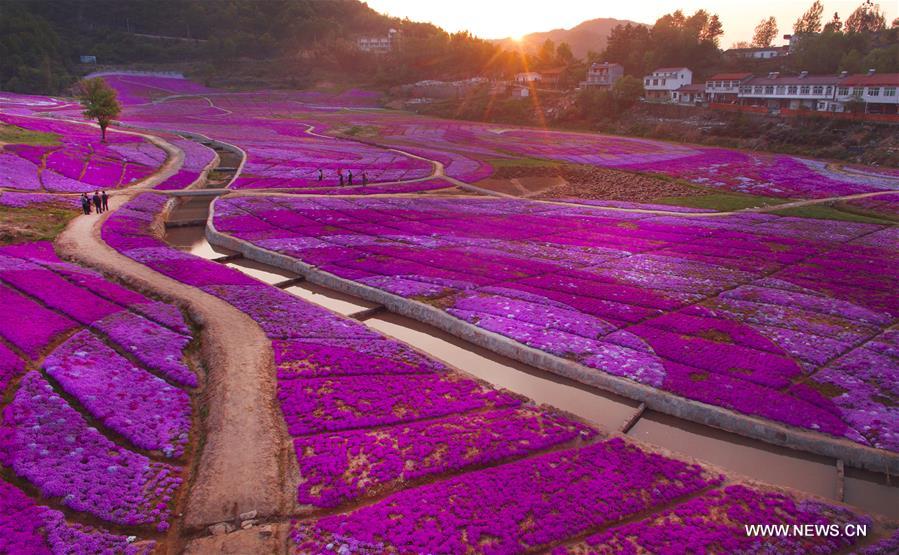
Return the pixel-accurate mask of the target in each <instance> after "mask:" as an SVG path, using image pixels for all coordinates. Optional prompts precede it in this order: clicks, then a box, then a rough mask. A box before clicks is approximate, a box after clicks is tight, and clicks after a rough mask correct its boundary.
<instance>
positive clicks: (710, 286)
mask: <svg viewBox="0 0 899 555" xmlns="http://www.w3.org/2000/svg"><path fill="white" fill-rule="evenodd" d="M620 214H621V213H618V212H609V211H603V210H601V209H599V208H597V209H583V208H571V209H567V208H564V207H559V206H557V205H547V204H540V203H527V202H523V201H513V200H489V199H478V200H470V199H469V200H464V199H452V200H449V199H431V198H423V199H414V200H413V199H402V198H395V199H361V198H360V199H328V198H305V199H298V198H284V197H280V198H276V199H275V198H271V199H264V198H253V199H246V198H234V199H224V200H221V201H219V202H217V203H216V212H215V224H216V226H217V227H218V224H219V223H221V224H222V227H221V229H220V230H223V231H226V232H227V233H230V234H232V235H234V236H235V237H238V238H242V239H246V240H248V241H250V242H253V243H255V244H257V245H259V246H260V247H263V248H266V249H269V250H272V251H276V252H280V253H282V254H287V255H289V256H292V257H294V258H297V259H299V260H301V261H303V262H306V263H308V264H311V265H313V266H317V267H318V268H320V269H322V270H324V271H327V272H330V273H332V274H334V275H337V276H340V277H343V278H346V279H351V280H355V281H358V282H359V283H362V284H365V285H369V286H372V287H376V288H380V289H382V290H384V291H386V292H389V293H392V294H394V295H399V296H401V297H406V298H410V299H415V300H418V301H421V302H425V303H429V304H432V305H433V306H436V307H439V308H441V309H443V310H445V311H446V312H447V313H448V314H450V315H452V316H455V317H457V318H460V319H462V320H465V321H466V322H469V323H470V324H472V325H474V326H477V327H479V328H482V329H484V330H486V331H489V332H493V333H497V334H500V335H503V336H506V337H508V338H509V339H512V340H515V341H518V342H520V343H522V344H524V345H527V346H529V347H532V348H534V349H538V350H541V351H544V352H547V353H549V354H552V355H555V356H557V357H561V358H565V359H568V360H574V361H576V362H579V363H580V364H582V365H584V366H586V367H588V368H592V369H594V370H595V371H600V372H605V373H608V374H612V375H615V376H620V377H623V378H627V379H631V380H635V381H638V382H641V383H643V384H646V385H651V386H653V387H657V388H660V389H663V390H666V391H670V392H672V393H675V394H678V395H682V396H684V397H687V398H689V399H694V400H698V401H702V402H705V403H709V404H713V405H718V406H721V407H724V408H727V409H730V410H733V411H737V412H740V413H744V414H748V415H752V416H759V417H763V418H767V419H769V420H773V421H775V422H779V423H783V424H787V425H790V426H796V427H800V428H806V429H810V430H816V431H820V432H823V433H826V434H829V435H834V436H840V437H846V438H849V439H851V440H853V441H856V442H858V443H861V444H865V445H871V446H874V447H878V448H881V449H888V450H893V451H897V450H899V438H897V436H896V435H895V433H894V432H893V430H894V429H895V427H896V423H897V418H899V410H897V408H896V406H897V405H896V400H897V399H899V397H897V393H896V392H895V391H893V388H892V387H891V386H889V385H888V383H891V382H892V381H895V380H893V379H892V378H895V377H896V376H897V375H899V364H897V359H896V358H895V357H894V356H889V355H881V354H877V353H873V352H872V353H871V354H869V355H865V353H869V352H871V347H869V346H868V345H867V343H868V342H870V341H871V339H872V336H874V335H876V334H877V333H878V331H880V330H884V329H886V328H889V327H890V326H891V325H893V324H895V323H896V322H897V321H899V320H897V319H899V301H897V298H899V297H897V296H896V295H895V294H894V292H895V291H896V290H899V271H897V270H895V268H896V267H897V265H896V264H895V262H896V261H897V260H899V259H897V256H896V251H895V249H891V248H889V244H890V241H889V240H887V241H876V240H874V239H872V237H875V236H877V235H878V234H882V233H887V232H888V231H889V229H888V228H884V227H880V226H874V225H869V224H848V223H845V222H829V221H820V220H819V221H815V220H802V219H796V218H780V217H776V216H766V215H747V216H746V217H738V216H732V217H728V218H716V219H713V220H699V219H690V218H677V217H657V216H652V215H650V214H626V215H623V216H621V215H620ZM706 222H708V223H706ZM856 242H863V243H859V244H856ZM585 249H587V250H586V251H585ZM566 252H571V253H572V254H571V256H568V257H566V256H564V253H566ZM837 253H839V254H837ZM872 347H874V348H876V345H875V346H872ZM875 354H876V356H875ZM863 355H864V356H863ZM859 357H862V358H859ZM855 359H858V360H859V361H864V362H858V363H852V364H853V366H847V367H846V369H845V370H839V371H838V370H836V369H834V370H830V369H827V370H822V369H823V368H824V367H825V366H827V365H831V364H832V361H834V360H836V361H837V362H838V363H839V364H840V365H841V366H838V368H842V367H843V366H844V364H843V362H841V361H851V360H855ZM864 365H867V366H868V367H870V368H871V369H872V371H873V372H874V374H876V375H879V376H890V377H891V378H886V379H883V380H878V379H873V378H872V377H871V376H867V375H864V374H863V373H859V371H858V370H855V368H861V367H862V366H864ZM819 371H820V373H819ZM837 375H839V379H838V378H837ZM808 376H813V377H812V378H811V379H810V380H809V379H808Z"/></svg>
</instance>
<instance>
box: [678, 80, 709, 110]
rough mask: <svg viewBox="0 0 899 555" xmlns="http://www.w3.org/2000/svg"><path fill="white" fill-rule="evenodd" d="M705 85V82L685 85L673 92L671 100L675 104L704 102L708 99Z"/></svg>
mask: <svg viewBox="0 0 899 555" xmlns="http://www.w3.org/2000/svg"><path fill="white" fill-rule="evenodd" d="M705 87H706V84H705V83H693V84H692V85H683V86H682V87H680V88H679V89H677V90H676V91H672V92H671V101H672V102H674V103H675V104H689V105H696V104H702V103H703V102H705V101H706V94H705Z"/></svg>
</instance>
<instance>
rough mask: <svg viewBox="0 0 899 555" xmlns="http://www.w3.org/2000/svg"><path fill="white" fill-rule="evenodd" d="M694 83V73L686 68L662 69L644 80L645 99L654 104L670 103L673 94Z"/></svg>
mask: <svg viewBox="0 0 899 555" xmlns="http://www.w3.org/2000/svg"><path fill="white" fill-rule="evenodd" d="M692 82H693V72H692V71H691V70H690V69H689V68H686V67H660V68H658V69H656V70H655V71H653V72H652V73H651V74H649V75H647V76H645V77H644V78H643V89H644V90H645V91H646V93H645V96H644V98H646V100H648V101H654V102H670V101H671V100H672V95H671V93H672V92H674V91H676V90H677V89H679V88H681V87H682V86H684V85H689V84H691V83H692Z"/></svg>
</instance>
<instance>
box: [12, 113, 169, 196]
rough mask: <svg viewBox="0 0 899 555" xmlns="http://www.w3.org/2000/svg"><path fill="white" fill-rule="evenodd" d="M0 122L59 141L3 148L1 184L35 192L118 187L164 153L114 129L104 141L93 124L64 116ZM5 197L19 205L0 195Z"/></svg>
mask: <svg viewBox="0 0 899 555" xmlns="http://www.w3.org/2000/svg"><path fill="white" fill-rule="evenodd" d="M0 124H3V125H10V126H15V127H19V128H23V129H26V130H29V131H36V132H40V133H47V134H50V135H51V136H53V137H55V138H56V139H57V143H58V144H56V145H50V146H43V145H41V146H35V145H29V144H6V145H3V147H2V149H0V163H2V165H3V169H4V171H3V173H2V175H0V189H3V190H7V191H10V192H21V193H29V194H33V195H39V194H47V193H81V192H90V191H95V190H98V189H118V188H121V187H126V186H128V185H131V184H133V183H134V182H136V181H138V180H140V179H143V178H145V177H147V176H149V175H150V174H152V173H153V172H154V171H156V169H157V168H158V167H159V166H160V165H161V164H162V163H163V162H164V161H165V152H164V151H163V150H162V149H160V148H159V147H157V146H155V145H153V144H152V143H150V142H148V141H146V140H145V139H143V138H142V137H139V136H136V135H126V134H124V133H114V132H113V133H110V134H109V137H108V143H106V144H104V143H101V142H100V134H99V131H98V130H97V129H95V128H93V127H90V126H87V125H83V124H77V123H71V122H68V121H63V120H48V119H39V118H34V117H31V116H27V117H26V116H13V115H0ZM0 202H3V203H4V204H5V205H7V206H15V205H16V204H15V201H14V200H13V198H10V199H9V200H8V201H6V200H5V199H4V197H3V195H0Z"/></svg>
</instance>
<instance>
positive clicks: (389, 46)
mask: <svg viewBox="0 0 899 555" xmlns="http://www.w3.org/2000/svg"><path fill="white" fill-rule="evenodd" d="M399 41H400V32H399V31H397V30H396V29H390V30H389V31H387V35H386V36H380V37H359V38H358V39H356V46H357V47H358V48H359V50H362V51H363V52H371V53H373V54H386V53H388V52H390V51H392V50H393V49H394V48H396V47H397V45H398V44H399Z"/></svg>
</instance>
